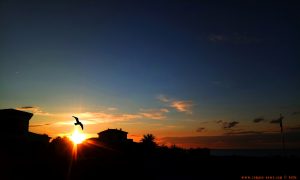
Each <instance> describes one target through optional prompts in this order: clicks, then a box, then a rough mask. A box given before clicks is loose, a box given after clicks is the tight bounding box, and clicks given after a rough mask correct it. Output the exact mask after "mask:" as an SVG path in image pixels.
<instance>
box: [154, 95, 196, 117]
mask: <svg viewBox="0 0 300 180" xmlns="http://www.w3.org/2000/svg"><path fill="white" fill-rule="evenodd" d="M157 99H158V100H159V101H161V102H163V103H167V104H168V105H169V106H170V107H172V108H174V109H175V110H176V111H178V112H184V113H187V114H192V113H193V112H192V107H193V106H194V104H193V102H192V101H185V100H176V99H172V98H168V97H167V96H165V95H159V96H158V97H157Z"/></svg>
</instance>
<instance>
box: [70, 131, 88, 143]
mask: <svg viewBox="0 0 300 180" xmlns="http://www.w3.org/2000/svg"><path fill="white" fill-rule="evenodd" d="M69 138H70V139H71V141H72V142H73V143H74V144H80V143H82V142H83V141H84V140H85V139H86V136H85V134H84V133H82V132H79V131H78V130H77V129H75V130H74V132H73V134H72V135H71V136H70V137H69Z"/></svg>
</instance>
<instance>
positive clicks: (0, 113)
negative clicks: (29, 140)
mask: <svg viewBox="0 0 300 180" xmlns="http://www.w3.org/2000/svg"><path fill="white" fill-rule="evenodd" d="M32 116H33V114H32V113H29V112H25V111H20V110H16V109H0V119H4V120H5V119H15V120H19V121H24V120H27V121H29V120H30V119H31V117H32Z"/></svg>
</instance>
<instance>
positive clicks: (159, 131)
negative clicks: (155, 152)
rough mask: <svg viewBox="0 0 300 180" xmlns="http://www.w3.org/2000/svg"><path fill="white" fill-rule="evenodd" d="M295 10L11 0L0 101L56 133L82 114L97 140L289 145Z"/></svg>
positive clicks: (296, 63)
mask: <svg viewBox="0 0 300 180" xmlns="http://www.w3.org/2000/svg"><path fill="white" fill-rule="evenodd" d="M299 19H300V10H299V6H298V5H297V4H296V3H292V1H284V0H282V1H268V0H267V1H263V2H261V1H259V0H258V1H255V0H250V1H247V0H245V1H239V2H238V1H230V2H228V1H226V2H225V1H224V2H223V1H222V2H221V1H219V2H217V1H215V2H213V1H201V3H200V2H197V1H101V2H99V1H96V0H91V1H76V2H73V1H69V2H62V1H59V0H57V1H56V0H51V1H30V0H29V1H17V0H16V1H5V0H4V1H1V4H0V26H1V28H0V37H1V41H0V108H1V109H5V108H16V109H20V110H24V111H29V112H33V113H34V116H33V118H32V119H31V120H30V131H32V132H36V133H41V134H44V133H46V134H48V135H49V136H51V137H56V136H58V135H60V136H63V135H68V134H70V133H71V132H72V131H73V128H74V125H73V123H74V118H72V115H75V116H77V117H79V118H80V119H81V121H82V122H83V124H84V126H85V129H84V133H86V134H87V135H88V136H89V137H93V136H97V133H98V132H100V131H103V130H105V129H107V128H122V129H123V130H124V131H127V132H128V133H129V138H133V139H134V140H135V141H139V139H140V138H141V136H142V135H143V134H146V133H152V134H154V135H155V136H156V137H157V140H158V141H159V142H160V143H161V144H162V143H164V144H166V145H170V144H174V143H175V144H178V145H180V146H184V147H211V148H281V146H280V142H281V139H280V126H279V124H278V123H276V119H278V118H279V115H280V113H282V115H283V116H284V117H285V118H284V120H283V121H284V122H283V123H284V128H285V129H284V131H285V133H286V141H287V147H290V148H295V147H298V148H300V143H299V142H300V121H299V120H300V93H299V92H300V51H299V50H300V46H299V42H300V41H299V40H300V37H299V35H300V33H299V32H300V23H299V22H300V21H299ZM274 120H275V121H274ZM272 122H273V123H272ZM246 142H247V143H246Z"/></svg>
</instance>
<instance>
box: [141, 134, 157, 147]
mask: <svg viewBox="0 0 300 180" xmlns="http://www.w3.org/2000/svg"><path fill="white" fill-rule="evenodd" d="M141 143H142V144H143V146H144V147H145V148H147V149H149V150H150V149H154V148H155V147H156V146H157V144H156V142H155V136H154V135H153V134H145V135H144V136H143V138H142V139H141Z"/></svg>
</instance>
